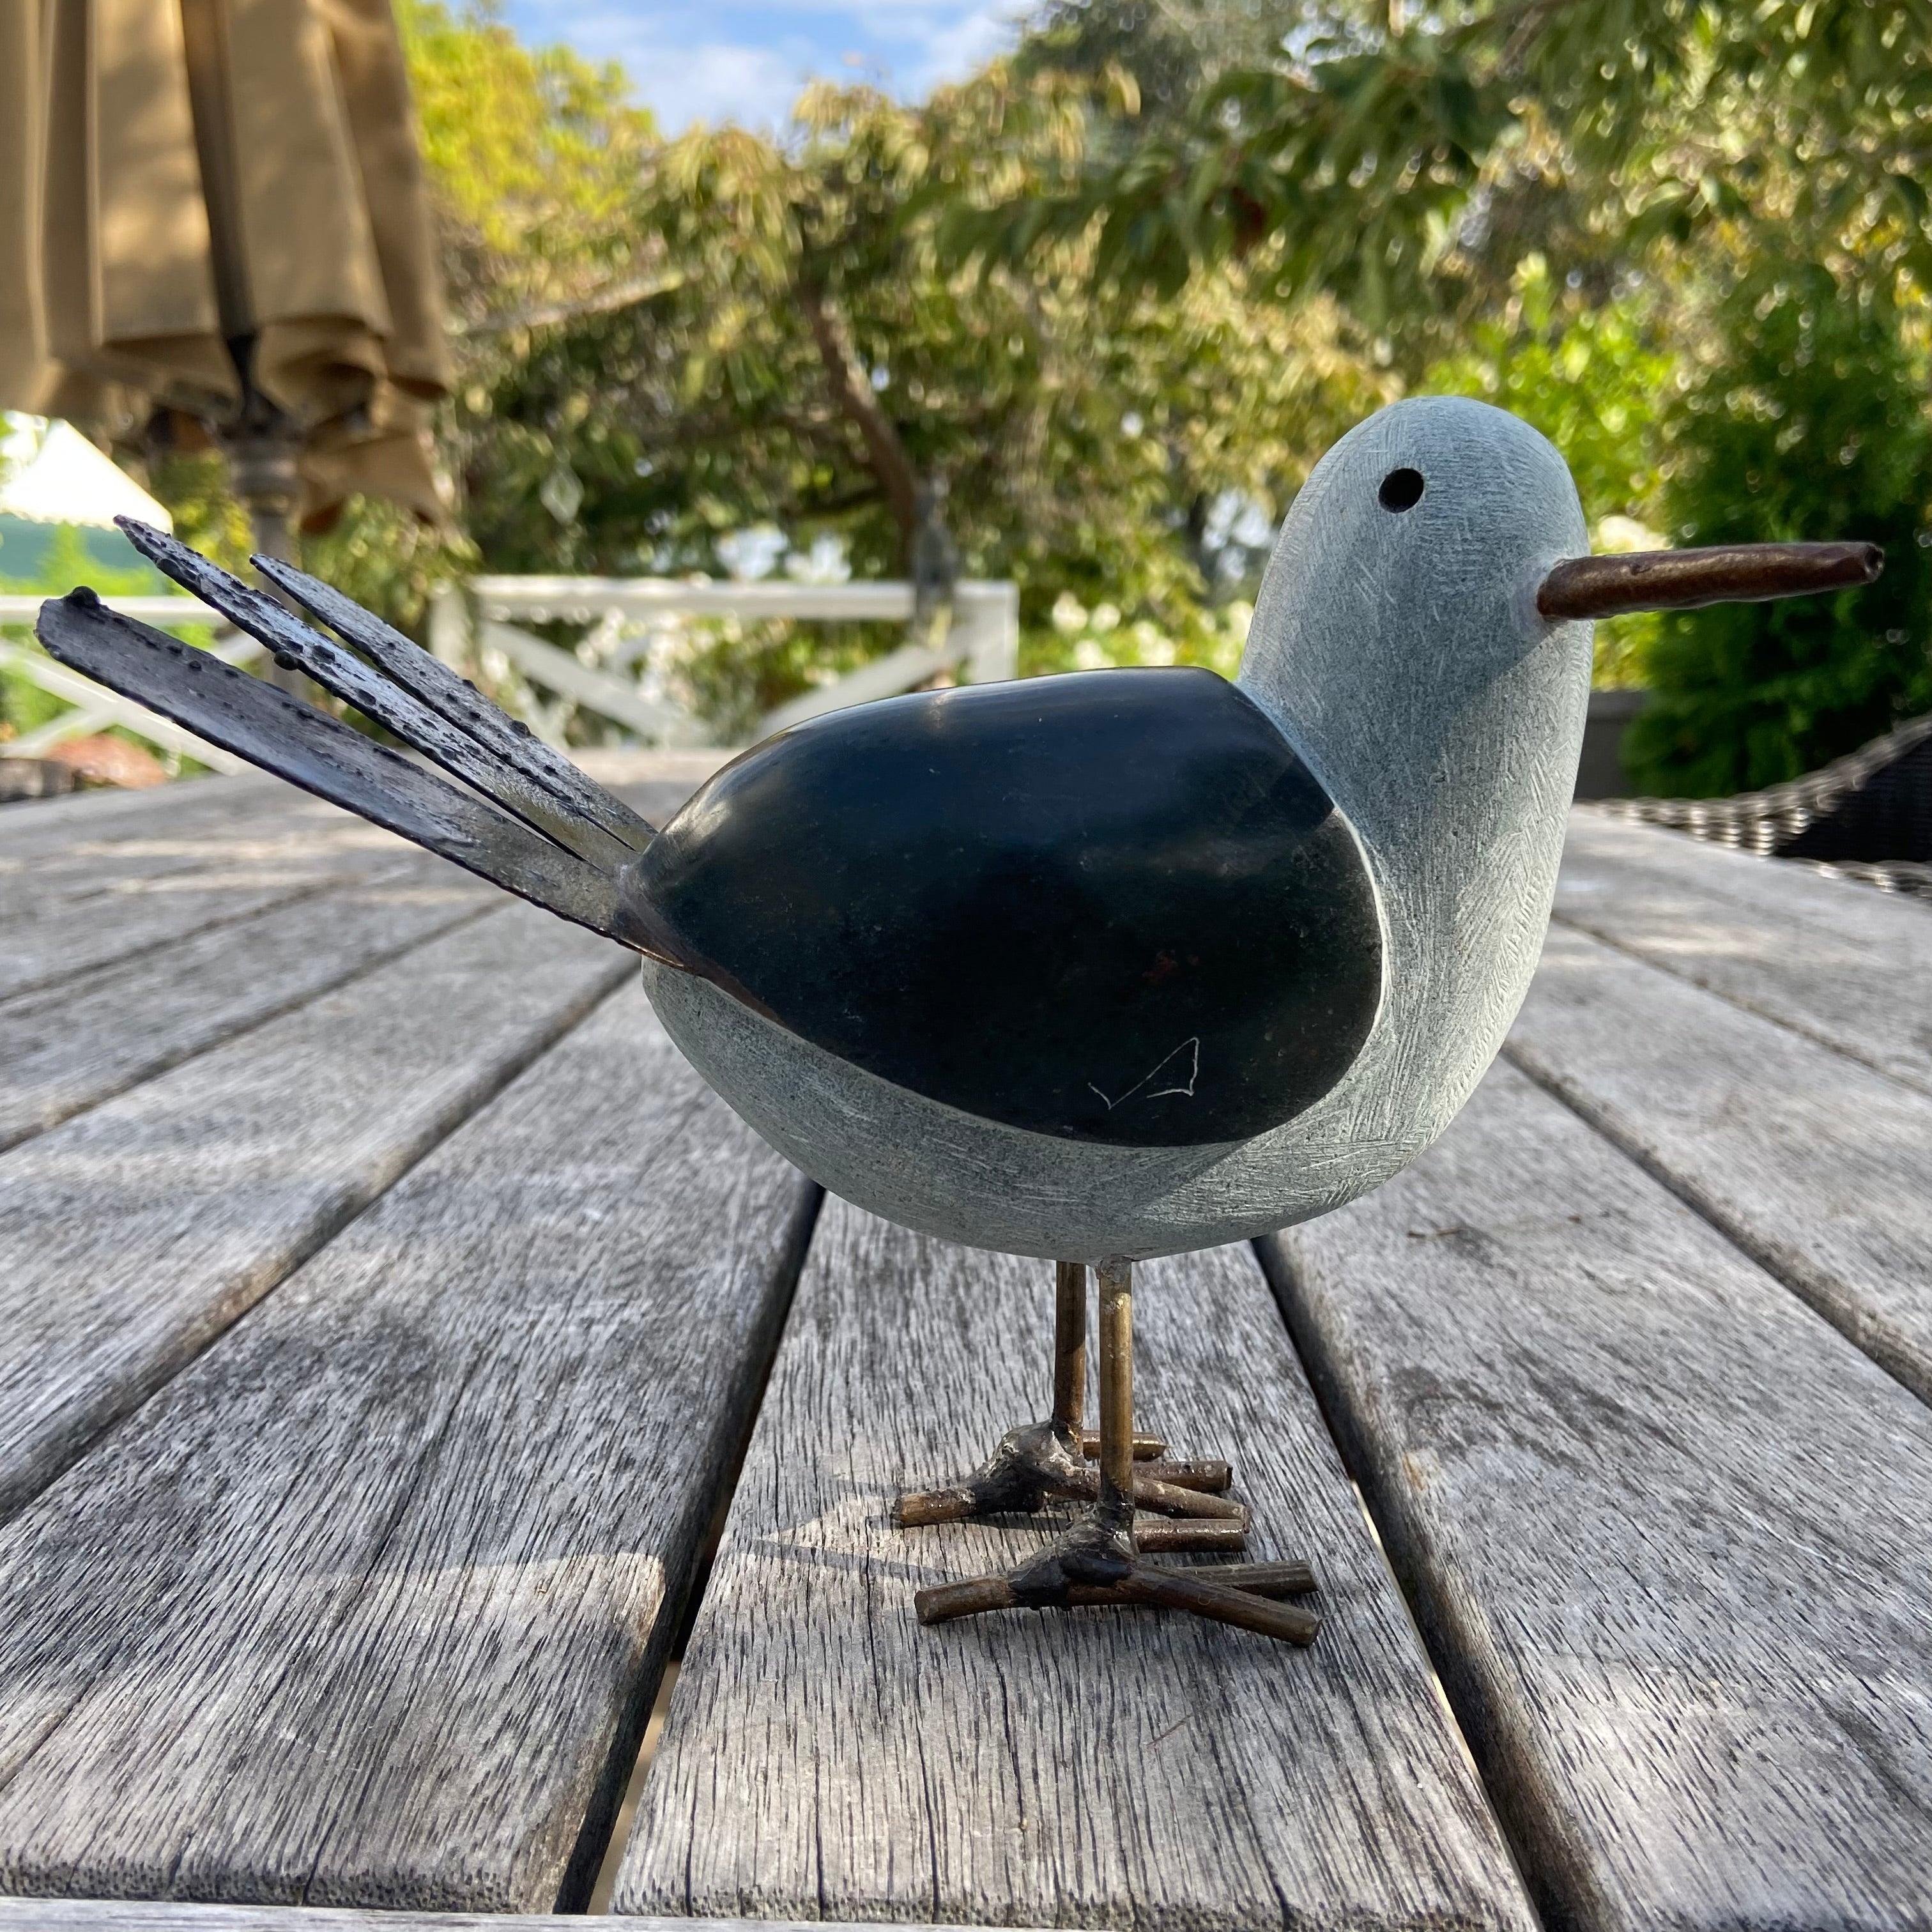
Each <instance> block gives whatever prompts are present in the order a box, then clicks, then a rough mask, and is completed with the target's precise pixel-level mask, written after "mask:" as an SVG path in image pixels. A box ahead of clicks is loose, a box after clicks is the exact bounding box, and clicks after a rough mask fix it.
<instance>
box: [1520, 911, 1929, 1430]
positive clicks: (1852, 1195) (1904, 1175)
mask: <svg viewBox="0 0 1932 1932" xmlns="http://www.w3.org/2000/svg"><path fill="white" fill-rule="evenodd" d="M1926 937H1927V941H1928V942H1932V922H1927V933H1926ZM1506 1050H1507V1052H1508V1055H1509V1058H1511V1060H1512V1061H1514V1062H1515V1064H1517V1066H1519V1067H1522V1068H1523V1070H1525V1071H1526V1073H1529V1074H1530V1075H1531V1076H1532V1077H1533V1078H1535V1079H1537V1080H1538V1082H1541V1084H1542V1085H1544V1086H1546V1087H1547V1088H1550V1090H1551V1091H1553V1092H1554V1093H1556V1094H1558V1095H1559V1097H1561V1098H1562V1099H1563V1100H1565V1102H1567V1103H1568V1104H1569V1105H1570V1106H1571V1107H1573V1108H1574V1109H1576V1110H1577V1112H1579V1113H1580V1114H1581V1115H1583V1117H1584V1118H1585V1119H1586V1120H1587V1121H1589V1122H1590V1123H1591V1124H1592V1125H1593V1126H1595V1127H1598V1128H1599V1129H1600V1130H1601V1131H1602V1132H1604V1133H1606V1134H1607V1135H1608V1136H1610V1139H1613V1140H1614V1141H1615V1142H1616V1143H1617V1145H1619V1147H1621V1148H1623V1149H1624V1150H1625V1151H1626V1152H1627V1153H1629V1154H1632V1155H1634V1157H1636V1158H1637V1160H1639V1161H1640V1162H1641V1163H1643V1166H1646V1168H1648V1169H1649V1170H1650V1171H1651V1172H1652V1173H1653V1174H1655V1175H1657V1176H1658V1178H1660V1179H1661V1180H1662V1181H1664V1183H1665V1184H1667V1186H1668V1187H1670V1188H1671V1189H1672V1190H1673V1192H1674V1193H1677V1194H1679V1195H1680V1196H1682V1197H1683V1199H1685V1200H1686V1201H1688V1202H1690V1204H1691V1205H1692V1206H1693V1207H1694V1208H1697V1211H1699V1212H1700V1214H1703V1216H1704V1217H1706V1219H1707V1220H1711V1221H1712V1222H1715V1223H1716V1224H1717V1226H1719V1227H1720V1228H1721V1229H1724V1232H1726V1233H1727V1235H1730V1237H1731V1238H1732V1239H1733V1241H1736V1242H1737V1243H1738V1244H1739V1246H1740V1247H1742V1248H1743V1249H1744V1250H1745V1251H1746V1252H1747V1253H1748V1254H1750V1255H1751V1256H1752V1258H1753V1259H1754V1260H1756V1261H1757V1262H1759V1263H1760V1264H1761V1265H1763V1267H1764V1268H1767V1269H1768V1270H1769V1271H1770V1272H1771V1273H1772V1274H1774V1275H1775V1276H1776V1277H1778V1279H1779V1280H1781V1281H1782V1282H1784V1283H1787V1285H1789V1286H1790V1287H1792V1288H1793V1289H1796V1292H1798V1293H1799V1294H1800V1295H1802V1296H1803V1297H1804V1298H1805V1300H1806V1301H1808V1302H1809V1303H1810V1304H1811V1306H1812V1307H1814V1308H1815V1309H1817V1310H1818V1312H1819V1313H1820V1314H1821V1315H1823V1316H1824V1317H1825V1318H1826V1320H1827V1321H1829V1322H1831V1323H1832V1325H1833V1326H1834V1327H1835V1328H1838V1330H1840V1331H1841V1332H1842V1333H1843V1334H1845V1335H1846V1336H1848V1337H1849V1338H1850V1339H1851V1340H1852V1341H1853V1342H1855V1343H1857V1344H1858V1346H1859V1347H1860V1348H1861V1349H1864V1351H1865V1352H1866V1353H1867V1354H1868V1355H1870V1356H1871V1357H1872V1358H1873V1359H1874V1360H1875V1361H1877V1362H1879V1363H1880V1364H1882V1366H1883V1367H1885V1369H1886V1370H1888V1371H1889V1372H1890V1373H1891V1374H1893V1375H1894V1376H1897V1378H1898V1379H1899V1380H1900V1382H1903V1383H1904V1384H1905V1385H1906V1387H1907V1388H1909V1389H1911V1390H1912V1391H1913V1392H1914V1393H1915V1394H1917V1395H1918V1397H1920V1399H1921V1400H1923V1401H1926V1402H1932V1096H1927V1095H1924V1094H1919V1093H1918V1092H1916V1091H1913V1090H1912V1089H1911V1088H1906V1087H1903V1086H1901V1085H1900V1084H1899V1083H1898V1082H1897V1081H1895V1080H1892V1079H1888V1078H1887V1077H1886V1076H1884V1075H1882V1074H1878V1073H1873V1072H1871V1071H1870V1070H1869V1069H1868V1068H1867V1067H1863V1066H1861V1065H1860V1064H1858V1063H1856V1062H1855V1061H1849V1060H1847V1059H1846V1058H1845V1057H1844V1056H1843V1055H1841V1054H1838V1053H1836V1052H1832V1050H1831V1049H1828V1048H1826V1047H1822V1046H1817V1045H1816V1044H1814V1043H1813V1042H1811V1040H1806V1039H1805V1038H1804V1037H1802V1035H1800V1034H1795V1033H1793V1032H1792V1031H1790V1028H1787V1027H1783V1026H1779V1025H1774V1024H1773V1023H1772V1022H1769V1021H1767V1020H1763V1019H1759V1018H1758V1017H1757V1016H1756V1015H1754V1014H1752V1013H1747V1012H1745V1011H1743V1010H1741V1009H1740V1008H1739V1007H1735V1006H1733V1005H1732V1004H1730V1003H1729V1002H1728V1001H1724V1000H1722V999H1719V998H1715V997H1714V996H1713V995H1711V994H1709V993H1707V992H1703V990H1702V989H1700V988H1698V987H1696V986H1691V985H1690V984H1688V983H1686V982H1685V981H1684V980H1679V979H1678V978H1676V977H1674V976H1673V975H1672V974H1667V973H1664V972H1662V971H1659V970H1658V969H1657V968H1655V967H1652V966H1650V965H1647V964H1645V963H1644V962H1641V961H1639V960H1637V959H1632V958H1631V957H1630V956H1628V955H1627V954H1624V953H1618V952H1616V951H1615V950H1613V949H1612V948H1610V947H1607V946H1604V945H1602V944H1599V943H1598V941H1595V940H1593V939H1591V938H1588V937H1586V935H1583V934H1582V933H1579V932H1573V931H1567V930H1565V929H1561V928H1559V929H1556V930H1555V931H1553V932H1551V934H1550V941H1549V944H1547V946H1546V947H1544V954H1543V965H1542V967H1541V970H1540V971H1539V972H1538V975H1537V977H1536V981H1535V984H1534V986H1532V988H1531V989H1530V995H1529V1001H1528V1002H1527V1003H1526V1005H1525V1007H1524V1008H1523V1013H1522V1014H1521V1016H1520V1017H1519V1018H1518V1019H1517V1024H1516V1028H1515V1031H1514V1032H1513V1033H1512V1034H1511V1036H1510V1041H1509V1045H1508V1049H1506Z"/></svg>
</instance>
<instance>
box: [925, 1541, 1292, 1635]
mask: <svg viewBox="0 0 1932 1932" xmlns="http://www.w3.org/2000/svg"><path fill="white" fill-rule="evenodd" d="M1156 1527H1157V1525H1155V1524H1153V1523H1148V1524H1141V1523H1136V1525H1135V1526H1134V1529H1133V1532H1131V1533H1130V1532H1127V1531H1125V1530H1123V1529H1110V1528H1109V1526H1107V1525H1106V1523H1103V1522H1102V1521H1101V1520H1099V1519H1098V1518H1097V1517H1094V1516H1090V1517H1087V1518H1085V1520H1082V1522H1079V1523H1076V1524H1075V1525H1074V1526H1073V1528H1072V1529H1070V1530H1068V1531H1067V1532H1066V1534H1065V1535H1062V1536H1059V1537H1056V1538H1055V1539H1054V1541H1052V1543H1050V1544H1048V1545H1047V1547H1046V1549H1044V1550H1042V1551H1041V1552H1040V1554H1039V1555H1038V1556H1036V1557H1034V1559H1033V1560H1032V1561H1031V1562H1028V1563H1025V1564H1022V1565H1021V1566H1020V1567H1019V1568H1018V1569H1017V1570H1010V1571H1007V1574H1005V1575H1004V1577H974V1579H972V1580H971V1582H969V1583H942V1584H940V1585H938V1586H937V1587H936V1588H935V1589H929V1590H922V1591H920V1592H919V1593H918V1595H916V1597H914V1598H913V1608H914V1609H915V1610H917V1612H918V1613H919V1622H921V1623H922V1624H944V1623H950V1622H952V1621H953V1619H955V1618H956V1617H970V1616H979V1615H980V1614H981V1613H983V1612H986V1611H988V1610H1076V1609H1081V1608H1084V1607H1087V1606H1089V1605H1110V1604H1157V1605H1158V1606H1160V1607H1162V1608H1163V1609H1166V1610H1184V1611H1186V1612H1187V1613H1188V1614H1189V1615H1190V1616H1197V1617H1205V1618H1206V1619H1208V1620H1209V1621H1210V1622H1214V1623H1222V1624H1232V1625H1235V1627H1236V1628H1238V1629H1241V1630H1248V1631H1255V1632H1256V1633H1257V1634H1259V1635H1261V1636H1262V1637H1277V1638H1279V1639H1280V1640H1281V1641H1282V1642H1283V1643H1294V1644H1310V1643H1313V1642H1314V1641H1315V1638H1316V1633H1317V1632H1318V1631H1319V1630H1320V1629H1321V1628H1322V1619H1320V1617H1319V1616H1316V1613H1314V1612H1313V1610H1309V1609H1307V1608H1306V1607H1304V1606H1303V1605H1301V1604H1296V1603H1291V1602H1287V1601H1283V1599H1285V1598H1294V1597H1301V1596H1306V1595H1308V1594H1309V1593H1310V1592H1311V1591H1313V1589H1316V1581H1315V1573H1314V1571H1313V1570H1311V1569H1310V1568H1309V1566H1308V1565H1307V1564H1306V1563H1217V1564H1199V1565H1194V1566H1193V1567H1192V1568H1188V1569H1185V1570H1175V1569H1168V1568H1163V1566H1162V1565H1159V1564H1154V1563H1148V1562H1145V1561H1143V1560H1142V1559H1143V1558H1144V1556H1145V1552H1146V1550H1147V1547H1148V1538H1147V1532H1148V1529H1154V1528H1156ZM1169 1547H1172V1545H1170V1546H1169Z"/></svg>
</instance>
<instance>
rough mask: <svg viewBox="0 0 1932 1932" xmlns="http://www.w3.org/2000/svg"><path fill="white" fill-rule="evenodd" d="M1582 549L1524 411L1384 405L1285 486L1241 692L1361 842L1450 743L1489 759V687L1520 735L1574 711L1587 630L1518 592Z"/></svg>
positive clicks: (1428, 783)
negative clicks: (1308, 769)
mask: <svg viewBox="0 0 1932 1932" xmlns="http://www.w3.org/2000/svg"><path fill="white" fill-rule="evenodd" d="M1588 548H1589V538H1588V535H1587V533H1586V529H1585V527H1584V522H1583V510H1582V508H1581V506H1580V504H1579V503H1578V502H1577V489H1576V485H1575V484H1574V483H1573V482H1572V481H1571V478H1570V472H1569V469H1568V466H1566V465H1565V463H1564V460H1563V459H1562V457H1561V456H1560V455H1559V454H1558V453H1557V452H1556V449H1554V448H1553V446H1551V445H1550V443H1549V442H1548V441H1547V440H1545V439H1544V437H1541V436H1540V435H1539V434H1538V433H1537V432H1536V431H1535V430H1533V429H1532V428H1530V426H1529V425H1528V424H1527V423H1526V422H1523V421H1522V420H1521V419H1520V418H1518V417H1516V416H1511V415H1509V414H1508V413H1506V412H1505V411H1503V410H1498V409H1493V408H1491V407H1490V406H1489V405H1488V404H1484V403H1477V402H1471V401H1466V400H1465V399H1463V398H1460V397H1426V398H1417V399H1415V400H1413V401H1407V402H1401V403H1397V404H1394V405H1392V406H1391V407H1389V408H1388V409H1385V410H1380V411H1379V412H1378V413H1376V415H1374V416H1371V417H1370V418H1369V419H1368V420H1367V422H1363V423H1361V424H1359V425H1357V427H1356V428H1354V429H1352V430H1351V431H1349V434H1347V435H1346V436H1345V437H1343V438H1342V440H1340V442H1339V443H1337V444H1336V445H1335V446H1334V448H1332V449H1331V450H1330V451H1329V452H1328V454H1327V455H1325V456H1324V457H1323V458H1322V460H1321V461H1320V462H1319V463H1317V464H1316V466H1315V469H1314V470H1313V473H1312V474H1311V475H1310V477H1309V479H1308V481H1307V484H1306V485H1305V486H1304V487H1303V489H1302V490H1301V493H1300V494H1299V495H1298V496H1297V497H1296V499H1295V504H1294V507H1293V508H1292V509H1291V510H1290V511H1289V514H1288V517H1287V520H1286V523H1284V524H1283V528H1282V532H1281V535H1280V540H1279V541H1278V542H1277V544H1276V546H1275V550H1274V556H1273V558H1272V559H1271V561H1270V563H1269V565H1268V575H1267V578H1266V580H1265V583H1264V584H1263V586H1262V594H1261V599H1260V601H1259V604H1258V606H1257V607H1256V612H1255V617H1254V622H1253V627H1252V628H1251V629H1250V632H1249V636H1248V644H1247V653H1246V655H1245V656H1244V660H1243V662H1242V665H1241V685H1242V687H1243V688H1244V689H1245V690H1247V691H1248V693H1249V694H1250V696H1251V697H1253V698H1254V699H1255V700H1256V701H1257V702H1258V703H1260V704H1261V705H1262V707H1263V709H1265V710H1267V711H1268V712H1270V714H1271V715H1273V716H1274V718H1275V719H1276V721H1277V723H1278V724H1280V726H1281V727H1282V728H1283V730H1285V731H1286V732H1287V733H1288V734H1289V736H1290V737H1291V738H1292V739H1293V740H1294V741H1295V744H1296V745H1297V747H1298V748H1299V749H1300V750H1301V752H1302V754H1303V755H1304V757H1307V759H1308V760H1309V761H1310V763H1311V764H1312V765H1313V766H1314V768H1315V769H1316V771H1317V772H1319V774H1320V775H1321V776H1322V778H1323V780H1324V781H1325V783H1327V784H1328V786H1329V788H1330V790H1331V794H1332V795H1333V796H1334V798H1335V799H1336V802H1337V804H1339V805H1340V806H1341V807H1342V808H1343V811H1344V812H1345V813H1346V814H1348V816H1349V818H1350V820H1351V821H1352V823H1355V825H1356V826H1357V828H1358V830H1360V831H1361V832H1363V833H1364V835H1365V836H1367V837H1369V838H1370V839H1371V841H1372V842H1373V835H1374V832H1375V830H1376V826H1377V823H1378V822H1379V820H1381V819H1382V817H1383V813H1382V811H1379V810H1378V809H1377V803H1376V802H1377V800H1378V799H1380V800H1382V801H1383V802H1384V803H1385V806H1386V807H1387V808H1400V809H1402V810H1403V811H1407V810H1409V808H1411V807H1412V805H1415V804H1418V803H1422V802H1424V801H1426V800H1427V799H1428V798H1429V797H1430V795H1431V794H1432V793H1439V792H1440V790H1441V788H1442V785H1443V783H1444V781H1445V769H1444V766H1445V763H1446V764H1447V765H1448V766H1456V765H1457V764H1460V763H1462V762H1463V759H1462V757H1461V756H1460V755H1459V754H1460V753H1461V752H1462V751H1476V750H1477V749H1478V745H1480V749H1481V754H1482V755H1483V756H1484V757H1488V756H1490V755H1492V754H1493V752H1494V750H1495V748H1496V745H1495V738H1494V730H1495V728H1496V725H1497V724H1499V722H1500V720H1499V718H1496V717H1495V716H1493V715H1491V714H1493V712H1494V710H1495V708H1496V701H1497V700H1499V698H1500V699H1501V700H1503V709H1505V710H1506V711H1507V712H1511V713H1520V714H1521V715H1520V717H1519V718H1517V726H1518V728H1520V729H1522V730H1536V729H1538V728H1541V729H1543V730H1546V731H1547V730H1555V729H1558V728H1560V727H1562V726H1567V725H1568V724H1570V723H1571V722H1572V721H1573V716H1572V714H1577V715H1578V716H1579V717H1580V706H1581V704H1582V703H1583V694H1584V693H1586V691H1588V689H1589V677H1590V650H1591V629H1590V626H1589V624H1588V623H1587V622H1577V621H1574V620H1571V621H1565V622H1552V621H1551V620H1550V619H1548V618H1547V617H1545V616H1544V615H1543V614H1542V613H1541V612H1540V611H1539V610H1538V608H1537V604H1536V597H1537V592H1538V587H1539V586H1540V585H1541V583H1542V582H1543V580H1544V578H1545V577H1547V574H1548V573H1549V571H1550V568H1551V567H1552V566H1553V565H1555V564H1556V563H1557V562H1559V561H1560V560H1561V559H1564V558H1565V557H1573V556H1578V555H1580V554H1581V553H1583V552H1584V551H1586V550H1588ZM1499 684H1501V685H1504V686H1505V687H1506V689H1505V691H1503V692H1502V693H1499V692H1498V691H1497V689H1496V687H1497V686H1498V685H1499ZM1472 706H1473V707H1475V709H1476V710H1477V711H1478V712H1482V713H1484V715H1485V718H1487V724H1484V722H1483V721H1480V720H1479V719H1478V718H1475V717H1472V715H1470V713H1471V709H1472Z"/></svg>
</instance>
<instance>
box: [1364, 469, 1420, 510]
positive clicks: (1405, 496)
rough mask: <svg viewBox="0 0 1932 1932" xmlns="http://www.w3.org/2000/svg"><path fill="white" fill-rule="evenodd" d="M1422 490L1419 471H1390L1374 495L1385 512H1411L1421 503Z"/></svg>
mask: <svg viewBox="0 0 1932 1932" xmlns="http://www.w3.org/2000/svg"><path fill="white" fill-rule="evenodd" d="M1422 490H1423V482H1422V472H1421V470H1419V469H1391V471H1390V472H1389V473H1388V475H1386V476H1385V477H1384V478H1382V488H1381V489H1380V490H1379V491H1377V492H1376V494H1377V495H1378V496H1379V498H1380V499H1381V502H1382V508H1384V509H1385V510H1412V509H1414V508H1415V506H1416V505H1417V504H1418V503H1419V502H1421V501H1422Z"/></svg>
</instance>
